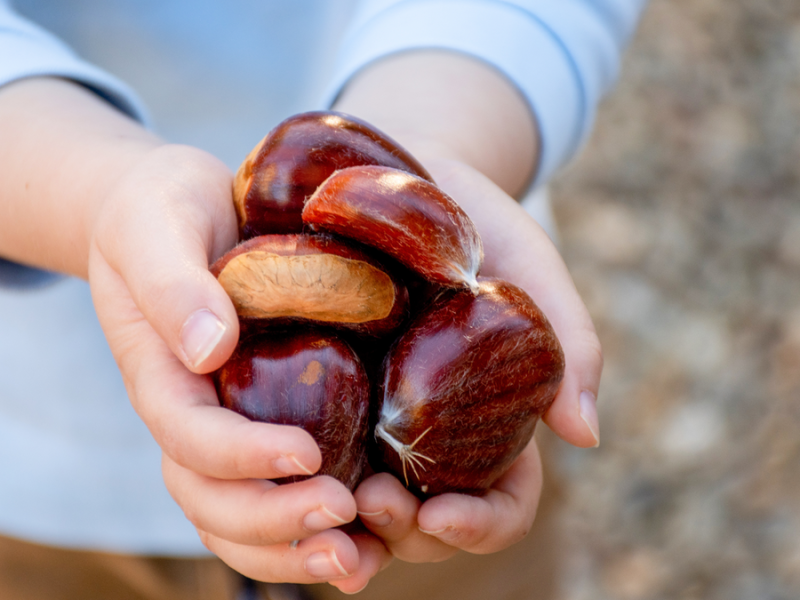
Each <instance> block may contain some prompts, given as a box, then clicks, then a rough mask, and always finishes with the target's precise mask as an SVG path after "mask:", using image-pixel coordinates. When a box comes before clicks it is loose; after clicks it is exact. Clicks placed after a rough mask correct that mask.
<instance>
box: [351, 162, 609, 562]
mask: <svg viewBox="0 0 800 600" xmlns="http://www.w3.org/2000/svg"><path fill="white" fill-rule="evenodd" d="M426 166H428V167H429V168H430V169H431V172H432V174H433V176H434V179H435V180H436V182H437V184H439V186H440V187H442V189H444V190H445V191H446V192H447V193H448V194H449V195H450V196H451V197H453V199H454V200H456V201H457V202H458V203H459V204H460V205H461V206H462V207H463V208H464V210H466V212H467V213H468V214H469V215H470V217H472V219H473V220H474V221H475V224H476V225H477V227H478V231H479V233H480V234H481V237H482V239H483V242H484V247H485V254H486V258H485V262H484V267H483V269H482V273H483V274H485V275H493V276H498V277H501V278H503V279H506V280H508V281H510V282H512V283H515V284H517V285H519V286H520V287H522V288H523V289H525V290H526V291H527V292H528V293H529V294H530V295H531V297H532V298H533V299H534V300H535V301H536V303H537V304H538V305H539V307H540V308H541V309H542V310H543V311H544V313H545V314H546V315H547V317H548V319H549V320H550V322H551V323H552V325H553V327H554V329H555V331H556V334H557V335H558V337H559V339H560V341H561V344H562V346H563V348H564V354H565V358H566V371H565V375H564V380H563V383H562V385H561V388H560V390H559V393H558V396H557V397H556V400H555V402H554V403H553V405H552V407H551V408H550V410H549V411H548V412H547V414H546V415H545V417H544V420H545V422H546V423H547V424H548V425H549V426H550V428H551V429H553V431H555V432H556V433H557V434H558V435H559V436H560V437H562V438H563V439H564V440H566V441H568V442H570V443H572V444H574V445H576V446H581V447H590V446H595V445H596V444H597V443H598V441H599V439H598V425H597V414H596V411H595V398H596V396H597V389H598V386H599V383H600V372H601V370H602V353H601V350H600V344H599V341H598V339H597V336H596V334H595V331H594V327H593V325H592V322H591V319H590V317H589V315H588V312H587V310H586V308H585V307H584V305H583V302H582V301H581V300H580V298H579V296H578V294H577V291H576V290H575V288H574V286H573V284H572V280H571V278H570V276H569V274H568V272H567V269H566V267H565V265H564V263H563V261H562V260H561V258H560V256H559V254H558V252H557V251H556V249H555V247H554V246H553V244H552V243H551V242H550V239H549V238H548V237H547V235H546V234H545V233H544V231H543V230H542V229H541V228H540V227H539V225H538V224H537V223H536V222H535V221H534V220H533V219H532V218H531V217H530V216H529V215H528V214H527V213H526V212H525V211H524V209H522V208H521V207H520V206H519V205H518V204H517V203H516V202H515V201H514V200H513V199H512V198H510V197H509V196H507V195H506V194H505V193H504V192H502V191H501V190H500V189H499V188H498V187H497V186H495V185H494V184H493V183H492V182H491V181H489V180H488V179H487V178H485V177H484V176H482V175H480V174H479V173H478V172H476V171H474V170H472V169H470V168H469V167H465V166H464V165H463V164H461V163H458V162H455V161H439V162H434V163H428V164H426ZM541 485H542V470H541V464H540V461H539V454H538V451H537V448H536V444H535V442H531V443H530V444H529V446H528V447H527V449H526V450H525V451H524V452H523V453H522V454H521V455H520V457H519V458H518V459H517V460H516V462H515V463H514V464H513V466H512V468H511V469H510V470H509V471H508V472H507V473H506V474H505V475H504V476H503V477H501V478H500V479H499V480H498V481H497V482H496V483H495V484H494V486H493V487H492V489H491V490H490V491H489V493H488V494H486V495H485V496H483V497H480V498H476V497H471V496H465V495H460V494H444V495H441V496H437V497H434V498H431V499H429V500H427V501H426V502H424V503H420V501H419V500H417V499H416V498H415V497H414V496H413V495H412V494H410V493H409V492H408V491H407V490H405V489H404V487H403V485H402V484H401V483H400V482H399V481H398V480H397V479H396V478H394V477H392V476H390V475H388V474H379V475H375V476H373V477H371V478H369V479H368V480H366V481H365V482H364V483H362V484H361V486H360V487H359V488H358V490H356V494H355V497H356V501H357V503H358V511H359V514H360V517H361V520H362V521H363V522H364V523H365V524H366V526H367V527H368V528H369V529H370V531H372V532H373V533H374V534H375V535H376V536H378V537H380V538H381V539H383V541H384V543H385V544H386V546H387V547H388V548H389V550H390V551H391V553H392V554H393V555H394V556H396V557H398V558H400V559H402V560H405V561H410V562H435V561H439V560H444V559H446V558H448V557H449V556H451V555H452V554H454V553H455V552H457V551H458V550H459V549H462V550H466V551H468V552H472V553H477V554H484V553H490V552H497V551H499V550H502V549H504V548H506V547H508V546H510V545H511V544H513V543H515V542H517V541H519V540H521V539H522V537H524V536H525V534H526V533H527V531H528V530H529V529H530V527H531V525H532V523H533V519H534V517H535V514H536V507H537V505H538V502H539V494H540V491H541Z"/></svg>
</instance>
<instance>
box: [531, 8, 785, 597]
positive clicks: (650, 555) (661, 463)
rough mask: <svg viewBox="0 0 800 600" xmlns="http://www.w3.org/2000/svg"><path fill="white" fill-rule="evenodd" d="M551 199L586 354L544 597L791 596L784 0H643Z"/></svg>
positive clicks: (552, 449)
mask: <svg viewBox="0 0 800 600" xmlns="http://www.w3.org/2000/svg"><path fill="white" fill-rule="evenodd" d="M553 196H554V204H555V209H556V214H557V218H558V222H559V225H560V228H561V236H562V250H563V254H564V256H565V259H566V261H567V263H568V265H569V267H570V270H571V272H572V273H573V276H574V278H575V281H576V284H577V286H578V288H579V290H580V292H581V294H582V296H583V298H584V299H585V301H586V302H587V305H588V307H589V310H590V311H591V313H592V316H593V318H594V321H595V324H596V326H597V328H598V331H599V334H600V339H601V340H602V342H603V346H604V350H605V359H606V366H605V372H604V378H603V384H602V389H601V393H600V398H599V412H600V423H601V439H602V442H601V446H600V448H599V449H596V450H575V449H571V448H569V447H567V446H566V444H563V443H561V442H556V441H553V440H551V439H550V438H549V436H546V435H545V436H544V438H545V439H544V441H545V446H546V447H547V448H548V451H549V455H550V457H551V460H550V469H551V471H553V472H554V473H555V475H556V476H557V477H558V478H559V479H560V480H561V482H560V483H561V489H560V493H559V506H560V509H559V513H560V514H559V518H560V529H561V531H562V534H563V536H565V537H564V540H565V548H564V549H565V552H564V556H565V557H566V564H565V565H564V569H563V570H562V571H561V574H560V576H559V579H560V589H561V591H560V594H559V597H560V598H563V599H564V600H589V599H591V600H603V599H615V600H616V599H620V600H656V599H667V598H669V599H682V600H694V599H698V600H699V599H703V600H715V599H725V600H737V599H743V600H744V599H747V600H753V599H760V600H766V599H774V600H778V599H784V598H785V599H790V598H793V599H796V598H800V3H798V2H797V0H653V1H652V2H651V5H650V7H649V9H648V11H647V13H646V14H645V17H644V21H643V22H642V25H641V27H640V29H639V31H638V34H637V36H636V40H635V42H634V44H633V45H632V47H631V48H630V51H629V52H628V54H627V57H626V60H625V63H624V67H623V71H622V77H621V80H620V82H619V85H618V87H617V88H616V89H615V91H614V92H613V94H612V96H611V97H609V99H608V100H607V101H606V102H605V103H604V105H603V106H602V108H601V110H600V113H599V115H598V120H597V126H596V130H595V132H594V135H593V136H592V138H591V140H590V142H589V144H588V145H587V146H586V148H585V149H584V151H583V152H582V154H581V156H580V157H579V159H578V160H577V161H576V162H575V163H574V164H573V165H572V167H571V168H570V169H569V170H568V171H567V172H565V173H563V174H562V175H561V176H560V177H559V178H558V180H557V181H556V183H555V185H554V189H553Z"/></svg>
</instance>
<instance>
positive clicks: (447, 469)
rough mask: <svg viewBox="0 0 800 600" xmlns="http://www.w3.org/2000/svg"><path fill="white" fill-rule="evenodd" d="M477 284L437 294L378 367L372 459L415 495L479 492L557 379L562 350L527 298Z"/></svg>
mask: <svg viewBox="0 0 800 600" xmlns="http://www.w3.org/2000/svg"><path fill="white" fill-rule="evenodd" d="M479 283H480V290H479V293H478V294H477V295H473V294H472V293H471V292H470V291H467V290H459V291H447V292H444V293H443V294H442V295H441V296H440V297H439V298H437V299H436V300H435V301H434V302H433V303H432V304H431V305H430V306H429V307H428V308H427V309H426V310H424V311H423V312H422V313H421V314H420V315H418V316H417V317H415V318H414V320H413V321H412V323H411V325H410V327H409V329H408V330H407V331H406V332H405V333H404V334H403V335H402V336H401V337H400V338H399V339H398V340H397V341H396V342H395V344H394V345H393V347H392V348H391V350H390V351H389V353H388V355H387V357H386V359H385V361H384V365H383V377H382V391H381V394H382V398H381V405H380V408H379V410H378V422H377V425H376V427H375V439H376V444H377V452H378V453H379V455H380V459H381V461H382V462H383V464H384V465H385V467H386V468H388V470H390V471H391V472H393V473H394V474H395V475H396V476H397V477H398V478H399V479H400V480H401V481H404V482H406V484H407V486H408V487H409V488H410V489H411V490H412V491H413V492H414V493H416V494H417V495H419V496H422V497H426V496H434V495H437V494H441V493H446V492H458V493H465V494H473V495H480V494H483V493H485V492H486V491H487V490H488V489H489V488H490V487H491V485H492V483H494V481H495V480H496V479H497V478H498V477H499V476H500V475H502V474H503V473H504V472H505V471H506V470H508V468H509V467H510V466H511V464H512V462H513V461H514V459H516V458H517V456H518V455H519V454H520V452H522V450H523V449H524V448H525V446H526V445H527V444H528V443H529V442H530V440H531V437H532V436H533V432H534V428H535V426H536V423H537V422H538V420H539V418H540V417H541V416H542V415H543V414H544V413H545V411H546V410H547V409H548V407H549V406H550V404H551V403H552V402H553V400H554V398H555V395H556V393H557V391H558V388H559V385H560V382H561V379H562V378H563V374H564V354H563V351H562V349H561V345H560V343H559V341H558V339H557V338H556V336H555V333H554V332H553V329H552V327H551V325H550V323H549V322H548V321H547V318H546V317H545V316H544V314H543V313H542V312H541V311H540V310H539V309H538V307H537V306H536V304H535V303H534V302H533V300H531V298H530V297H529V296H528V295H527V294H526V293H525V292H524V291H523V290H521V289H520V288H518V287H516V286H514V285H512V284H510V283H507V282H504V281H501V280H499V279H484V278H480V279H479ZM376 468H380V467H376Z"/></svg>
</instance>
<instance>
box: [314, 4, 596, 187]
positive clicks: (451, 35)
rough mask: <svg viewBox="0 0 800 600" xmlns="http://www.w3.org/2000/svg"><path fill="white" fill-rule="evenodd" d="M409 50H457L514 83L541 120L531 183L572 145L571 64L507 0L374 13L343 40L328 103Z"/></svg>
mask: <svg viewBox="0 0 800 600" xmlns="http://www.w3.org/2000/svg"><path fill="white" fill-rule="evenodd" d="M414 49H446V50H453V51H457V52H463V53H465V54H468V55H471V56H474V57H476V58H478V59H480V60H483V61H484V62H486V63H488V64H490V65H492V66H493V67H495V68H496V69H498V70H499V71H500V72H502V73H504V74H505V75H506V76H507V77H508V78H509V79H510V80H511V81H512V82H513V83H515V84H516V86H517V87H518V89H519V90H520V92H521V93H522V94H523V96H524V97H525V98H526V99H527V101H528V102H529V104H530V106H531V109H532V111H533V113H534V115H535V116H536V118H537V121H538V124H539V130H540V136H541V141H542V153H541V159H540V164H539V168H538V175H537V181H536V183H541V182H544V181H546V180H548V179H549V178H550V177H551V176H552V174H553V173H554V172H555V171H556V170H557V169H558V168H559V167H560V166H561V165H562V164H564V163H565V162H566V161H567V160H568V159H569V158H570V157H571V156H572V155H573V154H574V153H575V152H576V151H577V149H578V147H579V145H580V143H581V140H582V138H583V133H584V128H585V123H584V119H585V115H586V100H585V97H584V93H583V89H582V86H581V81H580V78H579V77H578V75H577V72H576V69H575V66H574V64H573V62H572V61H571V58H570V55H569V53H568V52H567V51H566V49H565V48H564V46H563V45H562V43H561V42H560V40H559V39H558V37H556V36H555V35H554V34H553V33H552V31H551V30H550V29H549V28H548V27H547V26H546V25H545V24H544V23H543V22H541V21H540V20H539V19H537V18H536V17H535V16H534V15H532V14H531V13H529V12H527V11H525V10H522V9H521V8H519V7H517V6H515V5H512V4H510V3H504V2H491V3H487V2H480V1H469V0H426V1H425V2H419V1H406V2H399V3H396V4H394V5H392V6H390V7H389V8H387V9H385V10H383V11H381V12H378V13H377V14H374V15H372V16H371V18H369V19H368V20H366V21H362V22H361V23H360V24H357V25H356V27H355V29H354V30H353V31H352V32H351V35H350V36H349V37H348V38H347V39H346V42H345V45H344V46H343V48H342V54H341V57H340V60H339V63H338V66H337V68H336V69H335V71H334V78H333V81H332V84H331V87H330V88H329V90H328V93H327V94H326V96H325V102H326V105H327V106H330V105H331V104H332V103H333V102H334V101H335V99H336V96H337V94H338V93H339V92H340V91H341V89H342V88H343V87H344V85H345V84H346V83H347V81H348V79H350V78H351V77H352V76H353V75H354V74H355V73H356V72H357V71H359V70H360V69H362V68H364V67H365V66H366V65H368V64H370V63H372V62H374V61H376V60H378V59H380V58H383V57H386V56H389V55H391V54H395V53H399V52H403V51H408V50H414Z"/></svg>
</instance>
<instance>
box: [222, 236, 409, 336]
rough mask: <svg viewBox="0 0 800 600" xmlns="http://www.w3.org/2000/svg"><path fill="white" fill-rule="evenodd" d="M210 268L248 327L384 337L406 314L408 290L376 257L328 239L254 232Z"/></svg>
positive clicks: (325, 237)
mask: <svg viewBox="0 0 800 600" xmlns="http://www.w3.org/2000/svg"><path fill="white" fill-rule="evenodd" d="M211 272H212V274H214V275H215V276H216V277H217V279H218V280H219V282H220V284H221V285H222V287H223V288H224V289H225V291H226V292H227V293H228V295H229V296H230V297H231V300H232V301H233V303H234V306H235V307H236V312H237V313H238V315H239V318H240V320H241V321H243V322H244V323H245V325H248V326H254V325H262V326H265V325H269V326H275V325H283V324H285V323H286V322H287V321H312V322H317V323H324V324H327V325H330V326H334V327H339V328H344V329H349V330H352V331H355V332H356V333H359V334H363V335H369V336H384V335H386V334H388V333H390V332H392V331H394V330H395V329H396V328H397V327H398V326H399V325H400V323H401V322H402V321H403V320H404V318H405V317H406V312H407V307H408V291H407V288H406V287H405V286H404V285H403V284H402V283H400V282H399V280H398V279H397V278H395V277H393V276H391V275H390V274H389V272H390V270H389V269H388V268H386V267H385V266H384V265H383V264H382V263H380V262H378V261H377V260H376V259H375V258H373V257H372V256H370V255H368V254H367V253H365V252H362V251H361V250H359V249H356V248H354V247H353V246H352V245H350V244H346V243H344V242H341V241H338V240H335V239H333V238H331V237H330V236H325V235H306V234H291V235H263V236H258V237H256V238H252V239H250V240H247V241H246V242H243V243H242V244H239V245H238V246H236V247H235V248H233V249H232V250H230V251H229V252H227V253H226V254H225V255H224V256H222V257H221V258H220V259H219V260H217V261H216V262H215V263H214V264H213V265H212V266H211Z"/></svg>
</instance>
